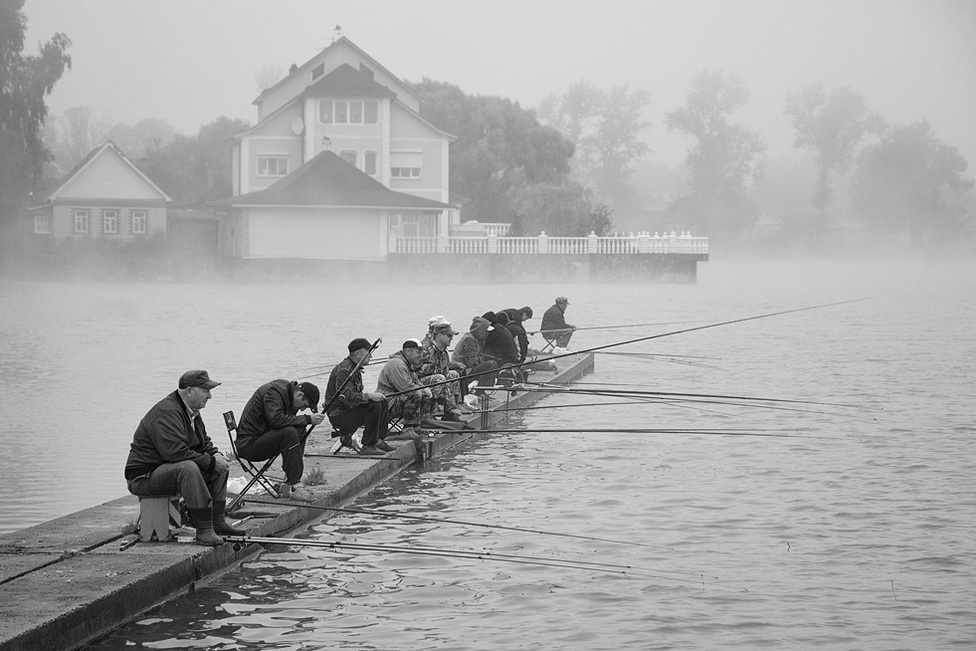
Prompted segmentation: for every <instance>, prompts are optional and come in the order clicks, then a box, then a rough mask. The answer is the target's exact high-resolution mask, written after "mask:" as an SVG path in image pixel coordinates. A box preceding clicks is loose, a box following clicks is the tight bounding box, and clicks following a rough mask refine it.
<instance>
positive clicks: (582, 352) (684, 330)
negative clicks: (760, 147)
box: [387, 298, 868, 398]
mask: <svg viewBox="0 0 976 651" xmlns="http://www.w3.org/2000/svg"><path fill="white" fill-rule="evenodd" d="M866 300H868V299H866V298H855V299H850V300H847V301H837V302H834V303H822V304H820V305H810V306H807V307H797V308H793V309H790V310H780V311H778V312H769V313H766V314H758V315H755V316H747V317H742V318H739V319H730V320H728V321H720V322H718V323H708V324H706V325H700V326H694V327H692V328H682V329H681V330H671V331H670V332H662V333H659V334H656V335H647V336H645V337H637V338H635V339H626V340H624V341H618V342H615V343H611V344H603V345H601V346H593V347H592V348H584V349H583V350H576V351H572V352H568V353H559V354H558V355H550V356H548V357H546V358H545V359H546V360H553V359H562V358H564V357H575V356H577V355H585V354H587V353H594V352H596V351H599V350H606V349H607V348H616V347H617V346H627V345H629V344H636V343H639V342H642V341H651V340H653V339H662V338H664V337H673V336H674V335H682V334H686V333H689V332H698V331H700V330H708V329H709V328H719V327H722V326H727V325H733V324H736V323H746V322H747V321H757V320H759V319H769V318H772V317H774V316H783V315H786V314H795V313H798V312H808V311H810V310H819V309H822V308H825V307H836V306H838V305H847V304H849V303H859V302H861V301H866ZM536 361H538V360H536ZM536 361H525V362H519V363H516V364H506V365H505V366H503V367H502V368H519V367H521V366H528V365H530V364H535V363H536ZM499 370H500V369H495V370H492V371H483V372H481V373H472V374H471V375H465V376H463V377H462V378H461V379H462V381H466V380H467V381H470V379H471V378H475V377H480V376H482V375H491V374H493V373H497V372H498V371H499ZM451 382H457V380H444V381H443V382H432V383H430V384H428V385H425V387H426V388H430V387H436V386H440V385H442V384H449V383H451ZM417 390H418V389H407V390H405V391H397V392H396V393H391V394H389V395H388V396H387V398H392V397H394V396H398V395H402V394H405V393H411V392H413V391H417Z"/></svg>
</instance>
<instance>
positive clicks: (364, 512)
mask: <svg viewBox="0 0 976 651" xmlns="http://www.w3.org/2000/svg"><path fill="white" fill-rule="evenodd" d="M465 431H468V430H465ZM482 431H484V432H490V431H492V430H482ZM248 502H250V503H251V504H265V505H268V506H276V505H277V506H280V505H281V503H280V502H262V501H260V500H248ZM302 507H303V508H308V509H315V510H319V511H335V512H336V513H354V514H357V515H372V516H377V517H381V518H393V519H396V520H414V521H416V522H430V523H433V524H459V525H462V526H465V527H480V528H482V529H500V530H503V531H517V532H519V533H532V534H537V535H542V536H554V537H558V538H575V539H577V540H589V541H592V542H601V543H612V544H614V545H628V546H631V547H648V548H650V549H669V550H674V547H664V546H662V545H650V544H648V543H637V542H631V541H629V540H618V539H614V538H599V537H596V536H584V535H583V534H575V533H562V532H559V531H546V530H544V529H526V528H524V527H510V526H506V525H503V524H487V523H484V522H470V521H466V520H452V519H448V518H431V517H424V516H420V515H407V514H405V513H387V512H386V511H371V510H368V509H350V508H340V507H337V506H314V505H307V504H303V505H302Z"/></svg>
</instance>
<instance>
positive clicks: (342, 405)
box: [325, 357, 369, 416]
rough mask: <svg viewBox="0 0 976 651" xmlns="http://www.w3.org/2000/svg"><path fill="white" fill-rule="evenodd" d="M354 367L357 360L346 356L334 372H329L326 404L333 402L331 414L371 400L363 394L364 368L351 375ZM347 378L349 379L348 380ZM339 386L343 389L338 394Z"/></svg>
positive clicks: (330, 408) (329, 413)
mask: <svg viewBox="0 0 976 651" xmlns="http://www.w3.org/2000/svg"><path fill="white" fill-rule="evenodd" d="M354 368H356V362H354V361H352V358H351V357H346V358H345V359H344V360H342V361H341V362H339V363H338V364H336V367H335V368H334V369H332V373H330V374H329V384H328V385H327V386H326V387H325V404H327V405H328V404H330V403H331V406H330V407H329V411H328V415H329V416H332V415H333V414H336V413H340V412H342V411H345V410H346V409H352V408H353V407H359V406H361V405H365V404H366V403H367V402H369V398H367V397H366V396H365V395H364V394H363V369H362V368H360V369H359V370H358V371H356V373H355V374H353V375H351V376H350V374H351V373H352V370H353V369H354ZM346 378H349V380H348V381H346ZM343 382H345V386H343V384H342V383H343ZM339 387H342V391H339V395H338V396H336V391H338V390H339Z"/></svg>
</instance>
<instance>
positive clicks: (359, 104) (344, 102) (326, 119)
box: [318, 99, 380, 124]
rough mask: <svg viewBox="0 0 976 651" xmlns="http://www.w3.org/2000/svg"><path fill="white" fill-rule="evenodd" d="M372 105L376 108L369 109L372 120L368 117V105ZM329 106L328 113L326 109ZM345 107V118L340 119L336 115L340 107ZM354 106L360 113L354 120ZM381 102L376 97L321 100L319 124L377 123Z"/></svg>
mask: <svg viewBox="0 0 976 651" xmlns="http://www.w3.org/2000/svg"><path fill="white" fill-rule="evenodd" d="M367 105H372V106H373V108H375V109H376V110H374V111H369V113H370V117H371V118H372V121H371V122H370V121H368V120H367V119H366V114H367V110H366V106H367ZM326 107H328V113H326V112H325V111H324V109H326ZM340 107H341V108H342V109H344V113H343V115H342V117H343V119H342V120H338V119H336V116H337V115H338V113H339V108H340ZM354 107H355V110H356V112H357V113H358V118H359V119H357V120H353V119H352V116H353V112H354ZM379 113H380V110H379V104H378V103H377V101H376V100H375V99H323V100H320V101H319V111H318V118H319V124H376V123H378V122H379V121H380V118H379Z"/></svg>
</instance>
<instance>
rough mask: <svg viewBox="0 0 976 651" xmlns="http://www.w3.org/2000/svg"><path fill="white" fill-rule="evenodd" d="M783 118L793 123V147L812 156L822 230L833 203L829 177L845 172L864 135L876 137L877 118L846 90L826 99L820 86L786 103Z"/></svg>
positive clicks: (879, 126)
mask: <svg viewBox="0 0 976 651" xmlns="http://www.w3.org/2000/svg"><path fill="white" fill-rule="evenodd" d="M785 112H786V114H787V115H789V116H790V117H791V118H792V119H793V130H794V131H795V132H796V138H795V139H794V141H793V146H794V147H797V148H807V149H811V150H813V151H814V152H815V153H816V156H817V165H818V167H819V174H818V176H817V183H816V187H815V188H814V191H813V201H812V204H813V207H814V209H815V210H816V211H817V215H818V217H819V218H818V223H817V224H816V225H815V226H816V228H817V229H818V230H822V229H823V228H824V227H825V226H826V222H827V218H826V212H827V208H828V206H830V204H831V202H832V201H833V181H832V178H831V177H832V175H833V174H834V173H835V172H838V171H842V170H844V169H846V168H847V166H848V164H850V162H851V160H852V159H853V158H854V155H855V154H856V153H857V148H858V146H859V145H860V144H861V141H862V140H863V139H864V136H865V135H866V134H868V133H872V132H873V133H879V132H880V131H881V130H882V128H883V126H884V124H883V120H882V119H881V117H880V116H878V115H876V114H873V113H871V112H869V111H868V108H867V105H866V104H865V102H864V98H863V97H862V96H861V95H859V94H858V93H855V92H854V91H852V90H851V89H850V88H848V87H846V86H844V87H842V88H836V89H834V90H833V91H831V92H830V94H829V95H828V94H827V93H826V92H825V91H824V88H823V86H822V85H821V84H819V83H818V84H811V85H809V86H807V87H806V88H804V89H803V90H802V91H801V92H800V93H799V94H797V95H790V96H789V97H788V98H787V100H786V111H785Z"/></svg>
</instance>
